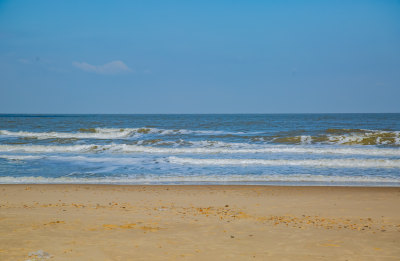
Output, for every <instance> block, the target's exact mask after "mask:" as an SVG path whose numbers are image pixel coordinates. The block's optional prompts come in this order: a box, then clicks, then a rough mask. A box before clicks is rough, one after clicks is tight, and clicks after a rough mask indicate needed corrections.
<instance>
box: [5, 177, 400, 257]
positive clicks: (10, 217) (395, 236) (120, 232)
mask: <svg viewBox="0 0 400 261" xmlns="http://www.w3.org/2000/svg"><path fill="white" fill-rule="evenodd" d="M399 206H400V188H383V187H381V188H373V187H371V188H368V187H274V186H128V185H127V186H117V185H0V260H349V261H350V260H400V207H399Z"/></svg>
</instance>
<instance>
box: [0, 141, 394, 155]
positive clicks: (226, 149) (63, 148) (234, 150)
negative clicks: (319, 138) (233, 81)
mask: <svg viewBox="0 0 400 261" xmlns="http://www.w3.org/2000/svg"><path fill="white" fill-rule="evenodd" d="M0 152H13V153H15V152H23V153H89V152H90V153H96V152H111V153H150V154H172V155H174V154H258V153H264V154H268V153H295V154H339V155H368V156H400V149H397V148H376V147H366V148H360V147H346V148H338V147H330V148H328V147H316V146H313V147H311V146H308V147H307V146H298V145H292V146H284V145H276V146H274V145H252V144H245V143H222V142H218V143H210V142H203V144H201V143H193V145H192V146H190V147H169V148H168V147H155V146H141V145H127V144H108V145H95V144H89V145H0Z"/></svg>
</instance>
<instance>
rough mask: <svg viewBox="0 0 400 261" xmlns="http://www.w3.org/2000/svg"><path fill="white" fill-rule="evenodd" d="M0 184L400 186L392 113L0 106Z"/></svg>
mask: <svg viewBox="0 0 400 261" xmlns="http://www.w3.org/2000/svg"><path fill="white" fill-rule="evenodd" d="M0 183H3V184H15V183H92V184H270V185H333V186H335V185H353V186H354V185H355V186H400V114H227V115H183V114H175V115H164V114H163V115H15V114H14V115H11V114H2V115H0Z"/></svg>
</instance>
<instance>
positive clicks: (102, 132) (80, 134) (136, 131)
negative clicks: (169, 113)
mask: <svg viewBox="0 0 400 261" xmlns="http://www.w3.org/2000/svg"><path fill="white" fill-rule="evenodd" d="M144 134H156V135H185V134H195V135H222V134H224V135H226V134H234V135H242V134H245V133H244V132H226V131H208V130H186V129H176V130H170V129H158V128H88V129H83V128H81V129H79V130H78V131H77V132H28V131H8V130H0V135H4V136H11V137H22V138H32V139H126V138H132V137H133V138H134V137H140V136H142V135H144Z"/></svg>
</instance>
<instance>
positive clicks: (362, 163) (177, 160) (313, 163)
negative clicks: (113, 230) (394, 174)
mask: <svg viewBox="0 0 400 261" xmlns="http://www.w3.org/2000/svg"><path fill="white" fill-rule="evenodd" d="M0 158H3V159H7V160H16V161H25V160H39V159H44V160H55V161H69V162H75V163H76V162H78V163H79V162H82V163H107V164H108V165H117V166H119V165H124V166H127V165H137V164H141V163H143V162H146V161H150V162H152V163H172V164H179V165H203V166H204V165H214V166H225V165H230V166H237V165H240V166H257V165H262V166H303V167H315V168H400V160H399V159H391V160H389V159H307V160H306V159H304V160H283V159H282V160H280V159H274V160H268V159H226V158H225V159H209V158H207V159H204V158H187V157H185V158H181V157H175V156H169V157H167V158H157V159H149V158H141V157H86V156H47V155H41V156H32V155H0Z"/></svg>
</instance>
